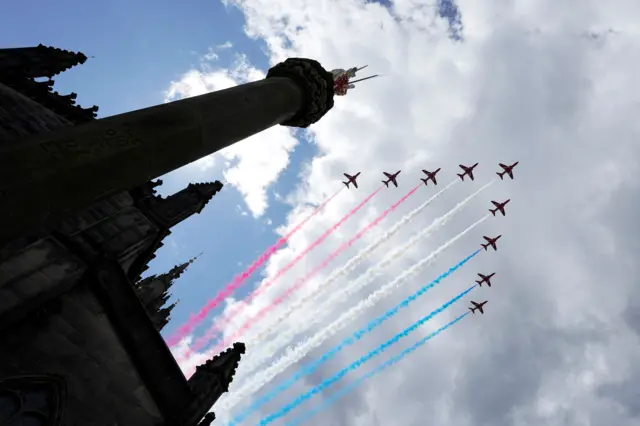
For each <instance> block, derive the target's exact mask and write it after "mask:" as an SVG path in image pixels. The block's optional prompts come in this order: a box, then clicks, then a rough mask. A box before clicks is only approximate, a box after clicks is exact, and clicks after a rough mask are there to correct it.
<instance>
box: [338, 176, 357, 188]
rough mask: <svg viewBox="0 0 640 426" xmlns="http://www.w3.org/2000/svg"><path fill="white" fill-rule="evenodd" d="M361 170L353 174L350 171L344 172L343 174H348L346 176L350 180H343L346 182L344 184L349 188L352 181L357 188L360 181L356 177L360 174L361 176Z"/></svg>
mask: <svg viewBox="0 0 640 426" xmlns="http://www.w3.org/2000/svg"><path fill="white" fill-rule="evenodd" d="M360 173H361V172H358V173H356V174H355V175H353V176H351V175H350V174H348V173H343V175H345V176H346V178H347V179H348V181H346V182H342V183H344V186H346V187H347V188H348V187H349V184H350V183H352V184H353V186H355V187H356V188H357V187H358V182H356V179H357V178H358V176H360Z"/></svg>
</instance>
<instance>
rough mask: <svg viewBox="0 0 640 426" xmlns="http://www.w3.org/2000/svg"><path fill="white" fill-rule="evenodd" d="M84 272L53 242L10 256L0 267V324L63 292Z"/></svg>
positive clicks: (82, 268)
mask: <svg viewBox="0 0 640 426" xmlns="http://www.w3.org/2000/svg"><path fill="white" fill-rule="evenodd" d="M85 270H86V265H84V263H83V262H82V261H81V260H80V259H78V258H77V257H76V256H74V255H73V254H72V253H71V252H69V250H67V249H66V248H65V247H64V246H62V245H61V244H60V243H59V242H58V241H57V240H55V239H53V238H46V239H42V240H40V241H38V242H36V243H34V244H31V245H29V246H27V247H25V248H24V249H23V250H22V251H19V252H15V253H13V254H12V255H11V256H10V257H8V258H7V259H4V260H3V261H2V262H1V263H0V322H5V323H6V322H7V321H9V319H8V318H15V317H19V316H24V315H27V314H28V313H29V310H30V309H35V307H36V306H37V305H38V304H40V303H42V302H43V301H46V300H49V299H51V298H54V297H56V296H58V295H59V294H61V293H62V292H64V291H66V290H67V289H68V288H69V287H70V286H71V285H73V284H74V283H75V282H76V281H77V280H78V279H79V278H80V276H81V275H82V273H83V272H84V271H85ZM16 310H19V311H17V312H16ZM2 327H3V324H0V328H2Z"/></svg>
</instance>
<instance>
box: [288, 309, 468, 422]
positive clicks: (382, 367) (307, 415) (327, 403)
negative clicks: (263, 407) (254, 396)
mask: <svg viewBox="0 0 640 426" xmlns="http://www.w3.org/2000/svg"><path fill="white" fill-rule="evenodd" d="M467 315H469V312H467V313H464V314H462V315H460V316H459V317H457V318H456V319H454V320H453V321H451V322H449V323H448V324H446V325H444V326H442V327H440V328H439V329H437V330H436V331H434V332H432V333H429V334H428V335H426V336H425V337H424V338H422V339H420V340H418V341H417V342H416V343H414V344H413V345H412V346H410V347H408V348H407V349H405V350H403V351H402V352H400V353H399V354H398V355H396V356H394V357H392V358H390V359H389V360H388V361H386V362H384V363H382V364H380V365H379V366H378V367H376V368H374V369H373V370H371V371H369V372H368V373H367V374H364V375H362V376H360V377H359V378H358V379H356V380H354V381H353V382H352V383H350V384H349V385H348V386H346V387H344V388H342V389H340V390H339V391H338V392H336V393H334V394H333V395H331V396H330V397H329V398H327V399H326V400H324V401H323V402H322V403H321V404H319V405H318V406H317V407H315V408H313V409H311V410H309V411H307V412H306V413H304V414H303V415H301V416H298V417H297V418H295V419H293V420H292V421H290V422H288V423H287V424H286V425H285V426H297V425H299V424H300V423H302V422H303V421H306V420H308V419H310V418H311V417H313V416H314V415H315V414H317V413H318V412H320V411H322V410H324V409H325V408H327V407H328V406H330V405H332V404H333V403H334V402H336V401H337V400H339V399H340V398H342V397H343V396H345V395H346V394H348V393H349V392H351V391H352V390H354V389H355V388H357V387H358V386H360V384H361V383H362V382H364V381H365V380H368V379H370V378H372V377H373V376H376V375H378V374H379V373H381V372H382V371H384V370H386V369H387V368H389V367H391V366H393V365H395V364H397V363H398V362H399V361H400V360H402V359H403V358H404V357H406V356H407V355H409V354H410V353H411V352H413V351H415V350H416V349H418V348H420V347H421V346H423V345H424V344H425V343H427V342H428V341H429V340H431V339H433V338H434V337H436V336H437V335H438V334H440V333H442V332H443V331H445V330H446V329H448V328H450V327H451V326H453V325H454V324H456V323H457V322H459V321H461V320H462V319H463V318H464V317H466V316H467Z"/></svg>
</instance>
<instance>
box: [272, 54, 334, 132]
mask: <svg viewBox="0 0 640 426" xmlns="http://www.w3.org/2000/svg"><path fill="white" fill-rule="evenodd" d="M269 77H287V78H290V79H292V80H293V81H295V82H296V84H297V85H298V86H299V87H300V89H301V90H302V93H303V96H304V99H303V106H302V109H301V110H300V111H298V113H297V114H296V115H295V116H294V117H293V118H292V119H290V120H287V121H285V122H284V123H282V125H283V126H289V127H301V128H305V127H309V126H310V125H312V124H313V123H315V122H317V121H318V120H320V119H321V118H322V117H323V116H324V115H325V114H326V113H327V111H329V110H330V109H331V108H333V95H334V93H333V75H332V74H331V73H330V72H328V71H327V70H325V69H324V68H323V67H322V65H320V62H318V61H314V60H313V59H306V58H289V59H287V60H286V61H284V62H280V63H279V64H276V65H274V66H273V67H272V68H271V69H269V72H267V77H266V78H269Z"/></svg>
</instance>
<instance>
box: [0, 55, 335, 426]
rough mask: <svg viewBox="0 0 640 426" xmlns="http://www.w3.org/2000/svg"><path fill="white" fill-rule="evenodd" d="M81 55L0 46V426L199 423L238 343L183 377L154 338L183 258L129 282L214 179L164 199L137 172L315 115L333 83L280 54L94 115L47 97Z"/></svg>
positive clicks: (224, 384)
mask: <svg viewBox="0 0 640 426" xmlns="http://www.w3.org/2000/svg"><path fill="white" fill-rule="evenodd" d="M86 60H87V57H86V56H85V55H83V54H81V53H73V52H68V51H65V50H61V49H55V48H51V47H45V46H42V45H39V46H37V47H31V48H19V49H0V426H3V425H20V424H29V425H40V424H41V425H56V426H57V425H65V426H67V425H68V426H75V425H82V426H85V425H97V426H107V425H109V426H111V425H120V426H122V425H136V426H147V425H149V426H151V425H154V426H156V425H157V426H161V425H167V426H169V425H172V426H173V425H175V426H195V425H196V424H200V425H201V426H205V425H208V424H210V423H211V422H212V421H213V419H214V418H215V415H214V414H213V413H207V412H208V411H209V409H210V408H211V407H212V405H213V404H214V403H215V402H216V401H217V400H218V398H219V397H220V396H221V395H222V393H224V392H226V391H227V390H228V387H229V384H230V382H231V381H232V379H233V375H234V373H235V370H236V367H237V366H238V362H239V361H240V357H241V355H242V354H243V353H244V352H245V346H244V344H242V343H235V344H234V345H233V347H232V348H230V349H228V350H226V351H224V352H223V353H221V354H220V355H218V356H216V357H214V358H213V359H212V360H209V361H207V362H206V363H205V364H203V365H201V366H199V367H197V369H196V372H195V374H194V375H193V376H192V377H191V378H190V379H189V380H187V379H186V378H185V377H184V375H183V374H182V372H181V370H180V368H179V367H178V365H177V363H176V361H175V360H174V358H173V356H172V354H171V352H170V351H169V349H168V347H167V345H166V344H165V342H164V340H163V339H162V337H161V336H160V333H159V330H161V329H162V327H164V325H165V324H166V323H167V321H168V319H169V315H170V312H171V309H172V306H169V307H166V308H165V307H164V305H165V303H166V301H167V299H168V290H169V288H170V287H171V284H172V282H173V281H174V280H175V279H176V278H177V277H178V276H179V275H180V273H182V272H183V271H184V269H185V268H186V264H184V265H180V266H177V267H175V268H174V269H172V270H171V271H169V272H168V273H167V274H162V275H158V276H152V277H148V278H146V279H144V280H141V279H140V278H141V274H142V273H143V272H144V271H145V270H146V269H147V264H148V263H149V261H150V260H151V259H153V258H154V256H155V255H154V253H155V252H156V250H157V249H158V248H159V247H161V246H162V241H163V239H164V238H165V237H166V236H167V235H169V234H170V233H171V228H172V227H173V226H175V225H176V224H178V223H180V222H181V221H183V220H185V219H187V218H189V217H190V216H191V215H193V214H195V213H199V212H200V211H202V209H203V208H204V207H205V205H206V204H207V203H208V202H209V201H210V200H211V199H212V198H213V196H214V195H215V194H216V193H218V192H219V191H220V190H221V189H222V184H221V183H220V182H218V181H216V182H212V183H197V184H190V185H188V186H187V188H185V189H183V190H181V191H179V192H177V193H175V194H173V195H171V196H169V197H166V198H164V197H160V196H158V195H157V194H156V190H155V188H156V187H157V186H158V185H160V184H161V183H162V182H161V181H159V180H158V181H152V179H155V178H157V177H158V176H162V175H164V174H166V173H168V172H170V171H172V170H175V169H176V168H179V167H181V166H183V165H186V164H188V163H190V162H192V161H195V160H197V159H199V158H202V157H204V156H206V155H209V154H211V153H213V152H216V151H218V150H220V149H222V148H224V147H227V146H230V145H232V144H234V143H236V142H237V141H240V140H242V139H244V138H246V137H249V136H251V135H253V134H255V133H258V132H260V131H262V130H265V129H267V128H269V127H272V126H274V125H277V124H282V125H285V126H291V127H307V126H309V125H310V124H312V123H315V122H317V121H318V120H320V119H321V118H322V117H323V116H324V114H325V113H326V112H327V111H329V110H330V109H331V108H332V107H333V95H334V92H333V77H332V74H331V73H329V72H328V71H326V70H325V69H324V68H323V67H322V66H321V65H320V64H319V63H318V62H317V61H313V60H310V59H304V58H290V59H287V60H286V61H284V62H282V63H279V64H277V65H275V66H274V67H272V68H271V69H270V70H269V72H268V74H267V77H266V78H265V79H263V80H260V81H256V82H252V83H247V84H243V85H239V86H236V87H232V88H229V89H225V90H221V91H217V92H213V93H208V94H205V95H201V96H196V97H192V98H189V99H184V100H180V101H176V102H171V103H169V104H163V105H157V106H153V107H150V108H145V109H142V110H138V111H131V112H127V113H124V114H119V115H115V116H112V117H106V118H102V119H96V115H97V111H98V108H97V107H96V106H94V107H91V108H82V107H80V106H78V105H76V104H75V99H76V95H75V94H74V93H71V94H68V95H61V94H59V93H57V92H55V91H53V85H54V82H53V80H52V77H54V76H55V75H57V74H59V73H60V72H62V71H64V70H67V69H68V68H71V67H73V66H75V65H78V64H82V63H84V62H85V61H86ZM42 78H44V79H45V80H40V79H42ZM37 79H38V80H37ZM46 79H48V80H46ZM199 422H200V423H199Z"/></svg>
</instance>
